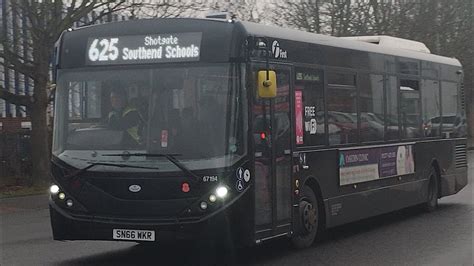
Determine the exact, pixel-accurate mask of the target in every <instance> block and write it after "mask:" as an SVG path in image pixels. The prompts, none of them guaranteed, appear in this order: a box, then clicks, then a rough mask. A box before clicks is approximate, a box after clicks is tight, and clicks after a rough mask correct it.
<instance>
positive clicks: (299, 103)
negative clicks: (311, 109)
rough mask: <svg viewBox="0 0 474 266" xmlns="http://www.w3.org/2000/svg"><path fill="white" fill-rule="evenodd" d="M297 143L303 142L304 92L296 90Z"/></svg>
mask: <svg viewBox="0 0 474 266" xmlns="http://www.w3.org/2000/svg"><path fill="white" fill-rule="evenodd" d="M295 123H296V125H295V130H296V144H297V145H300V144H303V143H304V142H303V92H302V91H295Z"/></svg>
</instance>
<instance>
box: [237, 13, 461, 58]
mask: <svg viewBox="0 0 474 266" xmlns="http://www.w3.org/2000/svg"><path fill="white" fill-rule="evenodd" d="M240 23H241V24H242V26H243V27H244V28H245V30H246V31H247V34H248V35H251V36H265V37H274V38H278V39H286V40H291V41H299V42H306V43H313V44H319V45H324V46H331V47H339V48H344V49H351V50H358V51H364V52H371V53H380V54H386V55H393V56H401V57H407V58H413V59H418V60H425V61H432V62H436V63H441V64H447V65H454V66H459V67H461V63H460V62H459V60H457V59H456V58H450V57H444V56H440V55H434V54H428V53H421V52H415V51H409V50H405V49H396V48H389V47H382V46H378V45H376V44H371V43H367V42H362V41H357V40H350V39H344V38H338V37H333V36H328V35H322V34H316V33H311V32H306V31H300V30H294V29H289V28H282V27H277V26H268V25H262V24H257V23H253V22H243V21H242V22H240Z"/></svg>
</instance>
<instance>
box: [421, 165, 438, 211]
mask: <svg viewBox="0 0 474 266" xmlns="http://www.w3.org/2000/svg"><path fill="white" fill-rule="evenodd" d="M428 178H429V180H430V181H429V184H428V198H427V200H426V202H425V204H424V209H425V210H426V211H428V212H433V211H435V210H436V209H437V208H438V197H439V193H438V191H439V184H438V173H437V172H436V170H435V169H434V168H431V170H430V173H429V175H428Z"/></svg>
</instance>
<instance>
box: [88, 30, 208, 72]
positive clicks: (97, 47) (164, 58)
mask: <svg viewBox="0 0 474 266" xmlns="http://www.w3.org/2000/svg"><path fill="white" fill-rule="evenodd" d="M201 39H202V33H201V32H188V33H167V34H148V35H131V36H119V37H115V36H114V37H99V38H95V37H94V38H89V39H88V42H87V54H86V65H116V64H146V63H167V62H182V61H199V56H200V53H201Z"/></svg>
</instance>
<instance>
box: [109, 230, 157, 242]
mask: <svg viewBox="0 0 474 266" xmlns="http://www.w3.org/2000/svg"><path fill="white" fill-rule="evenodd" d="M113 238H114V239H117V240H137V241H155V231H150V230H130V229H114V232H113Z"/></svg>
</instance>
